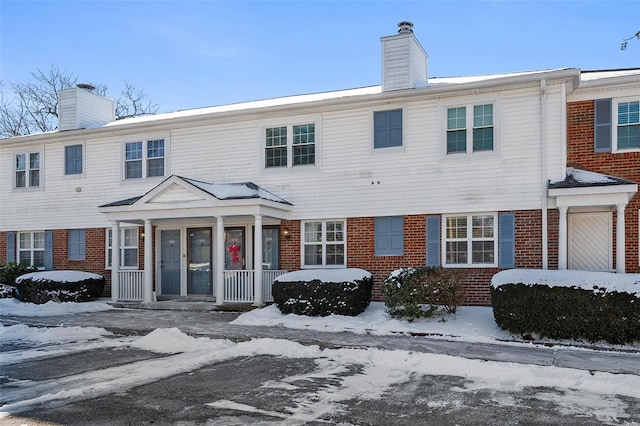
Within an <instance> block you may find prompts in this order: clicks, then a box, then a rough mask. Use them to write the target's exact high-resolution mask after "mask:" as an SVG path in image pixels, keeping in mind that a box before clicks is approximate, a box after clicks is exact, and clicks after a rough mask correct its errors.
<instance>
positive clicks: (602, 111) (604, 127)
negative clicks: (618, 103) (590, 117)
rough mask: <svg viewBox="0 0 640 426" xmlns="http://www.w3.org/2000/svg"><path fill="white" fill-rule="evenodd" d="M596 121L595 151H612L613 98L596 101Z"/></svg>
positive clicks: (594, 131)
mask: <svg viewBox="0 0 640 426" xmlns="http://www.w3.org/2000/svg"><path fill="white" fill-rule="evenodd" d="M594 123H595V128H594V130H593V133H594V151H595V152H611V99H597V100H596V101H595V105H594Z"/></svg>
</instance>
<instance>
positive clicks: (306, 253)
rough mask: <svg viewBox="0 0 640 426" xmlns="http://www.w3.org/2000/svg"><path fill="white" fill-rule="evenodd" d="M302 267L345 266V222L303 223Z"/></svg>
mask: <svg viewBox="0 0 640 426" xmlns="http://www.w3.org/2000/svg"><path fill="white" fill-rule="evenodd" d="M302 229H303V239H302V262H303V266H346V256H345V247H346V245H345V241H346V238H345V222H344V221H342V220H338V221H329V220H327V221H314V222H303V225H302Z"/></svg>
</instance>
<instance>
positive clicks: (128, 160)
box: [124, 139, 165, 179]
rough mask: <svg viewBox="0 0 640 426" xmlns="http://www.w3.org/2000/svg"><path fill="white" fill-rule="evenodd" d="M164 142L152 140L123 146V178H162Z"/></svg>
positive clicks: (163, 171)
mask: <svg viewBox="0 0 640 426" xmlns="http://www.w3.org/2000/svg"><path fill="white" fill-rule="evenodd" d="M164 174H165V141H164V139H154V140H147V141H138V142H127V143H125V145H124V178H125V179H141V178H149V177H157V176H164Z"/></svg>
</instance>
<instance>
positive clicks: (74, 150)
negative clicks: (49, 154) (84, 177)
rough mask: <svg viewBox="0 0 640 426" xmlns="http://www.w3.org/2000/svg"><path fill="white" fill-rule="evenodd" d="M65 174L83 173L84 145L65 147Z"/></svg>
mask: <svg viewBox="0 0 640 426" xmlns="http://www.w3.org/2000/svg"><path fill="white" fill-rule="evenodd" d="M64 174H65V175H81V174H82V145H71V146H65V147H64Z"/></svg>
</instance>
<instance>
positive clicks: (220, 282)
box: [215, 216, 224, 305]
mask: <svg viewBox="0 0 640 426" xmlns="http://www.w3.org/2000/svg"><path fill="white" fill-rule="evenodd" d="M216 219H217V220H216V264H215V269H216V305H222V304H224V218H223V217H222V216H220V217H217V218H216Z"/></svg>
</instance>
